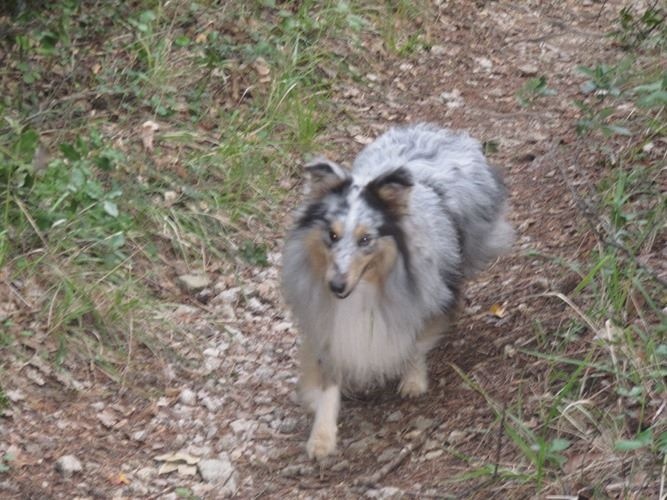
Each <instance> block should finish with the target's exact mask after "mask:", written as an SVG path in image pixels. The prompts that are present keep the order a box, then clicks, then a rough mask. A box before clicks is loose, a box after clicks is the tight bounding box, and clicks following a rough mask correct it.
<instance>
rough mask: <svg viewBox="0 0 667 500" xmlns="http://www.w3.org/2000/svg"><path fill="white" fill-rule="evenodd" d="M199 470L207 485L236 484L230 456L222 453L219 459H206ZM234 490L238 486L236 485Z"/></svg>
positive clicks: (198, 467)
mask: <svg viewBox="0 0 667 500" xmlns="http://www.w3.org/2000/svg"><path fill="white" fill-rule="evenodd" d="M197 469H198V470H199V474H200V475H201V477H202V479H203V480H204V481H206V482H207V483H217V484H221V485H223V484H227V483H228V482H232V483H236V480H235V478H234V477H233V476H234V474H235V472H236V471H235V469H234V466H233V465H232V462H231V461H230V459H229V455H227V454H226V453H221V454H220V455H219V456H218V458H206V459H204V460H201V461H200V462H199V463H198V464H197ZM233 489H234V490H235V489H236V486H235V484H234V488H233Z"/></svg>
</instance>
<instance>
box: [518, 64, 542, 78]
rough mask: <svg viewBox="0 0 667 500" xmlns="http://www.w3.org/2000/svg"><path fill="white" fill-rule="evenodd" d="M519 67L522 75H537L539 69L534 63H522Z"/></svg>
mask: <svg viewBox="0 0 667 500" xmlns="http://www.w3.org/2000/svg"><path fill="white" fill-rule="evenodd" d="M517 69H518V70H519V73H520V74H521V75H522V76H536V75H537V72H538V71H539V69H538V68H537V66H535V65H534V64H522V65H521V66H519V67H518V68H517Z"/></svg>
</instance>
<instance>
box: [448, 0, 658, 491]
mask: <svg viewBox="0 0 667 500" xmlns="http://www.w3.org/2000/svg"><path fill="white" fill-rule="evenodd" d="M651 9H653V10H651ZM649 10H650V11H651V12H649ZM659 14H660V15H659V16H658V11H657V10H656V5H654V6H653V7H648V10H647V11H644V12H643V13H642V12H634V13H632V14H631V11H630V10H629V9H624V10H623V11H622V12H621V14H620V18H619V27H618V30H616V31H615V32H614V33H613V34H612V36H614V37H616V38H617V40H618V41H619V42H620V43H622V45H623V46H624V47H625V50H626V51H627V54H626V56H625V57H622V58H621V59H619V60H617V61H613V62H610V61H600V62H599V63H598V64H597V65H595V66H593V67H585V68H580V72H581V74H582V75H583V78H584V80H583V82H582V85H581V90H582V91H583V92H584V93H586V97H585V98H584V99H583V100H581V101H579V102H578V103H577V104H578V106H579V108H580V110H581V118H580V120H579V121H578V122H577V123H574V124H573V128H575V129H576V131H577V132H578V133H579V143H578V147H579V148H580V149H582V150H584V151H585V153H586V154H587V155H588V157H589V158H595V159H596V162H597V164H596V165H590V164H582V165H578V167H579V168H580V169H582V172H583V169H585V168H591V167H595V168H596V169H597V170H598V172H600V174H599V175H598V177H597V178H596V179H595V180H596V182H597V184H596V185H594V186H592V185H591V186H592V187H590V188H588V189H586V185H584V186H583V187H582V186H575V185H574V184H572V180H570V179H568V178H567V172H565V171H564V170H563V174H564V175H565V176H566V178H565V179H564V180H565V182H566V183H567V184H568V185H569V187H570V188H571V194H572V195H573V196H574V197H575V201H576V202H577V205H578V207H579V209H580V213H581V214H582V216H583V217H582V218H583V219H584V220H585V222H584V224H583V226H582V230H583V231H590V232H591V233H592V234H593V235H594V237H595V239H596V244H595V245H594V246H593V248H592V249H591V252H590V254H589V255H588V260H580V261H578V262H574V261H569V260H568V258H567V256H546V255H543V256H540V257H543V258H544V259H545V261H546V262H547V263H548V264H549V265H550V266H552V267H555V268H562V269H563V270H565V271H566V272H568V273H572V272H575V273H577V274H578V275H579V276H580V278H581V279H580V282H579V284H578V285H577V286H576V287H575V288H574V290H572V291H571V292H569V293H568V295H563V294H562V293H556V292H548V293H545V294H541V296H542V297H545V296H546V297H548V299H549V300H553V301H560V302H561V303H563V304H564V305H565V307H566V310H567V316H568V317H569V320H566V321H564V322H563V321H561V326H560V328H557V329H553V328H552V329H549V328H548V327H545V326H544V325H542V322H541V321H540V319H539V318H538V319H536V325H535V338H534V339H533V341H534V342H533V345H531V347H530V348H524V349H519V350H518V353H515V354H514V355H515V356H519V357H520V361H518V362H517V364H519V363H520V364H525V365H527V366H530V367H531V368H530V372H528V371H527V370H525V371H524V372H523V373H517V378H518V379H519V380H522V381H523V382H522V383H523V386H522V387H521V388H520V389H518V390H517V391H516V393H517V396H516V397H515V398H514V400H512V401H511V402H505V403H503V402H502V401H498V400H495V399H494V398H493V397H492V396H491V395H490V394H489V392H488V391H487V390H485V389H484V388H483V387H482V386H481V385H480V384H477V383H476V382H475V381H474V380H472V379H471V378H470V377H468V376H467V375H466V374H464V373H463V372H461V371H460V370H458V369H456V368H455V369H456V371H457V372H458V373H459V376H460V377H461V378H462V379H463V380H464V382H465V383H466V384H467V385H468V386H469V387H471V388H472V389H474V390H475V391H477V392H478V393H480V394H481V395H482V396H483V397H484V398H485V400H486V401H487V403H488V404H489V406H490V407H491V408H492V409H493V411H494V413H495V414H496V422H495V423H494V424H493V426H491V427H490V428H489V431H488V434H487V435H486V439H487V441H488V442H490V443H491V442H496V441H497V440H498V438H497V434H498V428H499V427H502V438H501V443H502V450H503V456H507V447H510V448H512V449H513V453H514V457H515V458H514V459H510V461H507V460H503V461H501V462H500V463H495V462H491V461H489V458H488V457H489V456H491V457H493V454H489V455H486V457H485V458H480V457H473V456H461V457H460V458H462V459H463V460H465V461H466V462H468V463H470V464H471V465H472V464H474V467H471V470H468V471H466V472H464V473H462V474H461V475H460V476H458V477H456V478H455V480H456V481H463V480H469V479H471V478H476V479H484V478H486V479H487V481H489V482H490V483H491V484H502V485H503V486H504V487H507V485H508V484H514V485H515V487H514V488H515V490H514V491H524V492H525V491H531V492H535V491H538V492H542V494H545V495H546V494H556V495H575V494H577V493H581V494H583V495H585V496H586V497H588V498H607V497H609V496H610V495H611V496H616V495H619V496H620V497H621V498H635V497H638V498H644V497H651V496H656V497H662V496H661V495H665V493H667V491H666V490H665V488H666V486H665V484H664V477H665V470H667V413H665V411H666V408H665V406H664V405H665V394H667V315H666V314H665V313H666V312H667V310H666V309H665V304H667V285H666V283H665V277H664V275H663V276H662V277H661V276H659V271H660V269H661V266H663V264H664V248H665V245H667V198H666V197H665V195H666V193H665V151H666V148H665V142H664V138H665V133H666V132H667V115H666V112H667V109H666V106H667V67H665V64H664V52H662V50H663V49H664V47H665V44H666V43H667V36H666V31H665V27H666V26H667V24H666V21H665V17H664V15H665V12H664V9H663V10H662V11H661V13H659ZM629 16H631V17H632V19H633V20H634V24H633V23H630V22H629V21H628V19H630V17H629ZM656 16H657V17H656ZM660 16H661V17H660ZM657 19H661V21H659V22H658V21H657ZM640 29H641V30H643V31H642V32H641V33H640V32H636V31H635V32H633V31H632V30H640ZM545 90H548V89H547V87H546V78H545V77H541V78H539V79H534V80H533V81H530V82H528V84H527V85H526V86H524V88H522V89H521V91H520V92H519V93H518V94H517V98H518V99H519V101H520V103H521V104H522V105H531V106H535V107H537V106H539V100H538V98H539V97H541V96H544V95H548V93H546V94H545V92H544V91H545ZM580 154H581V153H580ZM582 156H584V155H582ZM582 172H579V173H582ZM663 269H664V267H663ZM526 485H529V487H530V490H525V489H522V488H525V487H526ZM509 491H512V489H511V488H510V490H509Z"/></svg>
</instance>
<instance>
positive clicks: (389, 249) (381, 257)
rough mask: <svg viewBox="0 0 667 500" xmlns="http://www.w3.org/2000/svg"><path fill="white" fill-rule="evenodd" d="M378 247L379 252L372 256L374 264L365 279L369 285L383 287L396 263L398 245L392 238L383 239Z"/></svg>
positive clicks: (370, 266)
mask: <svg viewBox="0 0 667 500" xmlns="http://www.w3.org/2000/svg"><path fill="white" fill-rule="evenodd" d="M377 245H378V247H377V250H376V251H375V252H374V253H373V254H372V255H371V256H370V257H371V259H372V262H371V263H370V265H369V266H368V269H367V270H366V273H365V274H364V276H363V278H364V279H365V280H366V281H368V282H369V283H374V284H377V285H382V284H383V283H384V280H385V278H386V277H387V275H388V274H389V272H390V271H391V269H392V267H394V264H395V263H396V257H397V254H398V251H397V249H396V243H394V241H393V240H392V239H391V238H381V239H380V240H378V242H377Z"/></svg>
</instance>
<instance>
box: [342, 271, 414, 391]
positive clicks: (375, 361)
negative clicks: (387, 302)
mask: <svg viewBox="0 0 667 500" xmlns="http://www.w3.org/2000/svg"><path fill="white" fill-rule="evenodd" d="M380 300H381V297H379V295H378V292H377V288H376V287H375V286H374V285H371V284H368V283H365V282H363V281H362V282H361V283H359V285H358V286H357V288H356V289H355V290H354V292H353V293H352V294H351V295H350V296H349V297H347V298H346V299H343V300H337V301H336V305H335V312H334V317H333V325H332V329H331V337H330V339H329V349H330V355H331V359H332V361H333V363H334V366H335V367H336V368H337V370H339V371H340V374H341V375H342V378H343V380H345V381H347V382H348V383H351V384H352V385H362V386H363V385H366V384H369V383H372V382H376V381H381V380H383V379H385V378H388V377H393V376H396V375H398V374H399V373H400V372H401V370H402V368H403V365H404V363H405V361H406V359H407V358H408V357H409V356H410V355H411V354H412V352H413V349H414V336H413V335H411V334H410V333H409V332H399V331H396V328H395V327H396V325H391V324H388V323H387V320H386V318H385V317H384V315H383V314H382V311H381V309H380V307H379V301H380Z"/></svg>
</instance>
